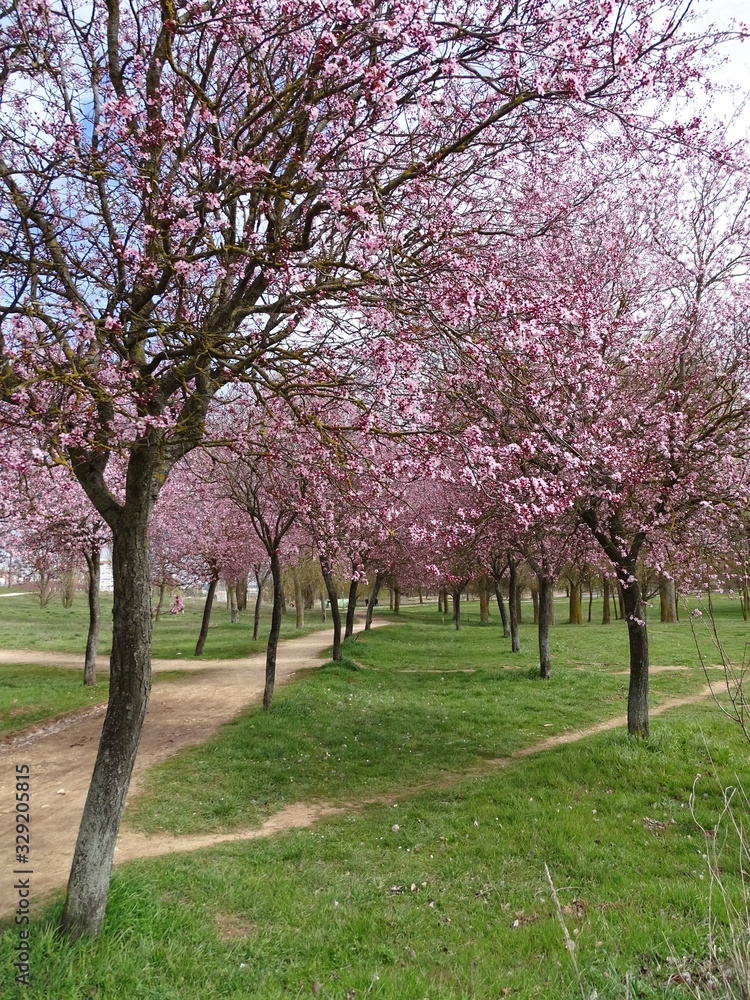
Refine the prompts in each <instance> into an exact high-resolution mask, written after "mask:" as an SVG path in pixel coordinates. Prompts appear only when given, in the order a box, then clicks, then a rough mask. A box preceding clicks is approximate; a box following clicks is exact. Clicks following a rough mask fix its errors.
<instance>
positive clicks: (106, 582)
mask: <svg viewBox="0 0 750 1000" xmlns="http://www.w3.org/2000/svg"><path fill="white" fill-rule="evenodd" d="M100 574H101V575H100V577H99V590H100V591H102V590H107V591H110V592H111V591H113V590H114V589H115V581H114V577H113V576H112V550H111V549H110V547H109V546H108V545H105V546H104V548H103V549H102V559H101V570H100Z"/></svg>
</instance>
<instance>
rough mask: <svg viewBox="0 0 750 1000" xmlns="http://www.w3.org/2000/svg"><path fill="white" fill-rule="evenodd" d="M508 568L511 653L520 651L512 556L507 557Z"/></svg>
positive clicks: (514, 565) (516, 591) (514, 561)
mask: <svg viewBox="0 0 750 1000" xmlns="http://www.w3.org/2000/svg"><path fill="white" fill-rule="evenodd" d="M508 568H509V569H510V576H509V578H508V608H509V609H510V648H511V651H512V652H513V653H518V652H520V650H521V645H520V643H519V641H518V605H519V603H520V602H519V600H518V588H517V587H516V560H515V559H514V558H513V556H509V557H508Z"/></svg>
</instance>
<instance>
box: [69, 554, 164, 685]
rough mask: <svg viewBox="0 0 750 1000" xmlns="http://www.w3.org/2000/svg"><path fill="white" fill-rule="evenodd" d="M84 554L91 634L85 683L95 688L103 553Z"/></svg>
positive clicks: (100, 618) (87, 647) (84, 666)
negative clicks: (86, 568) (87, 580)
mask: <svg viewBox="0 0 750 1000" xmlns="http://www.w3.org/2000/svg"><path fill="white" fill-rule="evenodd" d="M83 554H84V556H85V558H86V565H87V566H88V568H89V634H88V637H87V639H86V659H85V660H84V663H83V683H84V684H85V685H86V687H93V686H94V684H96V653H97V650H98V649H99V626H100V624H101V620H102V616H101V608H100V605H99V582H100V580H101V552H100V551H99V549H98V548H92V549H91V551H90V552H84V553H83ZM149 594H150V591H149Z"/></svg>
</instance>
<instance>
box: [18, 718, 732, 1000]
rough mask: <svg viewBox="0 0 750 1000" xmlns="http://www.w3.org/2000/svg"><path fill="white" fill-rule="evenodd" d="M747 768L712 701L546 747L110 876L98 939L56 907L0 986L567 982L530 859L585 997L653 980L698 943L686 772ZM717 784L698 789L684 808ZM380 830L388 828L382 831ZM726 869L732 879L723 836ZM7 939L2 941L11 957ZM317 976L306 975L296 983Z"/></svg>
mask: <svg viewBox="0 0 750 1000" xmlns="http://www.w3.org/2000/svg"><path fill="white" fill-rule="evenodd" d="M704 736H705V738H706V740H707V742H708V746H709V748H710V753H711V757H712V759H713V762H714V764H715V765H716V766H717V767H718V769H719V771H720V773H721V775H722V777H725V778H726V779H727V780H732V775H733V773H734V771H735V770H736V769H738V768H739V769H740V771H741V773H742V774H743V775H744V776H745V777H747V776H748V767H747V748H746V747H745V746H744V745H743V744H742V742H741V741H740V740H739V738H738V736H737V733H736V731H735V730H733V729H731V728H730V727H729V725H728V724H726V723H724V722H723V720H722V719H720V718H719V717H718V716H717V714H716V712H715V711H713V710H711V709H710V708H708V707H707V708H705V709H703V708H702V709H700V710H696V709H692V710H690V711H689V712H681V713H680V714H679V715H675V716H674V717H670V718H668V719H664V720H661V721H659V722H658V723H657V724H656V725H655V726H654V735H653V736H652V738H651V740H649V741H648V742H646V743H640V744H638V743H635V742H634V741H632V740H630V739H629V738H628V737H627V736H626V735H625V734H624V733H622V732H617V733H613V734H607V735H604V736H600V737H596V738H593V739H590V740H587V741H585V742H584V743H581V744H575V745H571V746H568V747H564V748H560V749H558V750H555V751H547V752H545V753H543V754H539V755H538V756H534V757H530V758H526V759H524V760H519V761H516V762H513V763H512V764H509V765H508V766H506V767H504V768H502V769H500V770H496V771H494V772H493V773H491V774H490V775H488V776H486V777H483V778H481V779H472V780H466V781H464V782H462V783H460V784H458V785H455V786H453V787H450V788H447V789H444V790H441V789H439V788H436V789H434V790H431V791H423V792H421V793H419V794H405V795H397V794H394V796H393V799H392V801H389V802H387V803H383V804H380V805H375V806H369V807H366V808H364V809H350V810H348V811H347V812H346V813H345V814H344V815H343V816H341V817H340V818H338V819H336V820H329V821H327V822H323V823H319V824H318V825H316V826H315V828H314V829H311V830H305V831H297V832H294V833H290V834H286V835H283V836H277V837H274V838H273V839H271V840H268V841H264V842H260V841H252V842H239V843H235V844H228V845H223V846H220V847H216V848H213V849H211V850H204V851H201V852H196V853H192V854H185V855H173V856H172V857H169V858H163V859H159V860H153V861H141V862H135V863H131V864H129V865H127V866H125V867H124V868H122V869H120V870H118V871H117V872H116V873H115V875H114V878H113V884H112V892H111V898H110V903H109V907H108V912H107V919H106V923H105V933H104V936H103V937H102V939H101V940H98V941H91V942H80V943H78V944H76V945H75V946H74V947H73V948H69V947H68V946H66V945H65V944H64V943H62V942H61V941H59V940H58V939H57V938H56V936H55V934H54V927H55V921H56V919H57V918H58V916H59V904H58V905H57V906H53V907H52V908H51V909H50V910H48V911H47V913H46V915H45V916H42V917H41V918H40V919H38V920H37V921H36V922H35V924H34V925H33V927H32V949H33V950H32V968H33V973H32V985H31V987H30V988H28V989H21V988H18V989H15V988H14V987H12V986H11V985H10V980H9V977H8V976H7V973H6V983H7V985H6V987H5V991H4V992H3V993H2V995H3V996H8V997H12V996H30V997H40V998H41V997H44V998H52V997H54V998H57V997H59V998H65V1000H68V998H71V1000H73V998H79V997H80V998H85V997H101V998H108V1000H130V998H131V997H144V998H153V1000H157V998H158V1000H168V998H175V1000H177V998H179V1000H193V998H194V1000H214V998H216V1000H219V998H222V1000H223V998H235V997H236V998H240V997H243V998H248V997H249V998H258V1000H277V998H278V1000H281V998H289V997H291V998H296V997H313V996H316V995H319V996H321V997H324V998H332V1000H333V998H336V1000H339V998H340V1000H345V998H346V997H349V998H350V1000H351V998H352V997H363V996H368V997H374V998H380V1000H385V998H388V1000H405V998H406V1000H412V998H413V1000H422V998H424V997H429V998H430V1000H465V998H469V997H471V998H487V1000H490V998H491V1000H494V998H498V997H504V996H513V997H524V998H526V997H542V998H552V1000H573V998H575V997H580V991H579V988H578V985H577V983H576V980H575V976H574V973H573V970H572V966H571V963H570V958H569V956H568V954H567V952H566V951H565V948H564V943H563V938H562V932H561V929H560V927H559V924H558V922H557V920H556V917H555V908H554V906H553V904H552V901H551V898H550V893H549V886H548V884H547V882H546V877H545V874H544V863H545V862H546V863H547V864H548V865H549V868H550V870H551V872H552V876H553V879H554V881H555V883H556V885H557V888H558V892H559V896H560V902H561V904H562V905H563V907H565V910H566V921H567V925H568V928H569V931H570V933H571V935H572V936H573V938H574V940H575V941H576V946H577V955H578V962H579V965H580V968H581V974H582V978H583V980H584V982H585V983H586V989H587V993H586V996H587V997H588V996H591V995H593V994H592V993H591V990H593V989H596V990H597V995H598V996H599V997H600V998H603V1000H604V998H616V997H617V998H624V997H625V988H624V981H625V976H626V974H627V975H628V976H629V979H630V993H629V995H630V997H632V998H635V997H663V996H665V995H667V996H670V997H675V998H676V997H680V996H685V995H686V994H685V993H684V991H682V990H681V989H679V988H674V989H665V987H666V984H667V981H668V977H669V975H670V973H672V972H674V971H675V966H674V965H673V964H671V963H670V955H672V954H674V955H676V956H680V958H682V956H685V964H686V965H687V967H688V968H689V969H692V973H693V975H694V976H699V975H700V973H701V968H702V966H701V960H702V956H703V955H704V952H705V942H706V933H707V925H706V912H707V885H708V882H707V878H706V877H705V872H706V868H705V862H704V860H703V858H702V856H701V855H702V853H703V851H704V845H703V840H702V837H701V835H700V832H699V831H698V830H697V828H696V827H695V825H694V824H693V821H692V819H691V817H690V814H689V811H688V809H687V802H688V795H689V793H690V789H691V785H692V782H693V780H694V778H695V775H696V773H697V772H699V771H700V772H705V771H707V770H709V769H710V763H709V756H708V751H707V749H706V747H705V745H704V742H703V740H704ZM719 809H720V797H719V794H718V786H716V785H715V784H714V783H713V782H712V781H711V780H709V779H706V780H705V781H704V782H701V783H700V785H699V810H700V818H701V819H702V820H703V821H704V823H707V824H709V825H710V824H711V823H712V822H713V819H714V818H715V817H716V816H717V815H718V812H719ZM395 826H398V829H397V830H395V829H394V827H395ZM723 863H724V866H725V868H726V873H725V876H724V877H725V879H727V880H729V883H730V885H731V886H732V888H734V889H736V886H737V880H736V876H735V874H734V873H735V872H736V857H735V856H734V855H733V852H732V846H731V845H727V848H726V852H725V859H724V862H723ZM15 940H16V935H15V934H14V932H13V931H12V930H11V931H8V932H7V933H6V934H5V935H4V937H3V939H2V941H1V942H0V963H1V964H2V965H3V968H4V969H9V968H10V963H11V960H12V945H13V943H14V942H15ZM316 983H317V984H318V988H319V991H318V988H316V986H315V984H316Z"/></svg>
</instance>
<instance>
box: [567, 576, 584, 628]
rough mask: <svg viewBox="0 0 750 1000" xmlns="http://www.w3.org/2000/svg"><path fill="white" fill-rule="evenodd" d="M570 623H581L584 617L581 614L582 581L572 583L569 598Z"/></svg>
mask: <svg viewBox="0 0 750 1000" xmlns="http://www.w3.org/2000/svg"><path fill="white" fill-rule="evenodd" d="M568 609H569V610H568V623H569V624H570V625H580V624H581V622H582V620H583V618H582V615H581V585H580V583H571V584H570V598H569V600H568Z"/></svg>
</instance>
